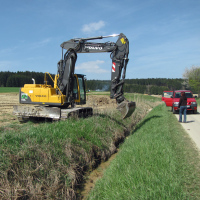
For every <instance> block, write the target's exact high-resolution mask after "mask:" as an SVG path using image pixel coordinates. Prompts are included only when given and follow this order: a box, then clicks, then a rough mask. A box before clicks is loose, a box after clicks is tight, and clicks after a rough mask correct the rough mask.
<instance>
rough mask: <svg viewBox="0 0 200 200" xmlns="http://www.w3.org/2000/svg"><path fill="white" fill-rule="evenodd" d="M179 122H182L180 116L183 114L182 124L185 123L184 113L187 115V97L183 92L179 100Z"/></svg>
mask: <svg viewBox="0 0 200 200" xmlns="http://www.w3.org/2000/svg"><path fill="white" fill-rule="evenodd" d="M178 107H179V122H182V114H184V120H183V122H184V123H186V113H187V97H186V96H185V92H181V98H180V100H179V105H178Z"/></svg>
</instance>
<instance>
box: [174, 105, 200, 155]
mask: <svg viewBox="0 0 200 200" xmlns="http://www.w3.org/2000/svg"><path fill="white" fill-rule="evenodd" d="M197 110H198V113H197V114H190V113H188V114H187V123H181V125H182V126H183V128H184V129H185V130H186V132H187V133H188V135H189V136H190V137H191V138H192V140H193V141H194V143H195V145H196V147H197V149H198V150H199V151H200V107H198V109H197ZM175 115H176V118H177V120H178V118H179V114H175ZM183 118H184V116H182V119H183Z"/></svg>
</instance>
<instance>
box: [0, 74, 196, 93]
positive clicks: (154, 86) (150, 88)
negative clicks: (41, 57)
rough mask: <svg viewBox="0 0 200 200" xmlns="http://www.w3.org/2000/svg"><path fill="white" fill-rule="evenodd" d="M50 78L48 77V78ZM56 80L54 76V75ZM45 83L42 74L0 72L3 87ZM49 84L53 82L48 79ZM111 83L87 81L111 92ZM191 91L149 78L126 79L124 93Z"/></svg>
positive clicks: (185, 85)
mask: <svg viewBox="0 0 200 200" xmlns="http://www.w3.org/2000/svg"><path fill="white" fill-rule="evenodd" d="M47 77H48V76H47ZM52 77H53V78H54V75H52ZM32 78H34V79H35V82H36V83H37V84H43V83H44V73H42V72H30V71H25V72H21V71H18V72H9V71H7V72H0V86H1V87H23V85H24V84H31V83H33V81H32ZM48 84H50V85H52V86H53V82H52V81H51V79H50V78H48ZM110 88H111V81H109V80H87V90H97V91H110ZM175 89H176V90H179V89H190V88H189V85H188V83H187V81H185V79H167V78H148V79H126V80H125V84H124V91H125V92H129V93H133V92H135V93H142V94H162V92H163V91H164V90H175ZM193 92H195V91H193Z"/></svg>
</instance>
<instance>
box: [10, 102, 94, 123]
mask: <svg viewBox="0 0 200 200" xmlns="http://www.w3.org/2000/svg"><path fill="white" fill-rule="evenodd" d="M13 114H14V115H16V116H17V117H18V120H19V121H21V122H22V121H26V120H28V119H29V118H43V119H52V120H54V121H59V120H65V119H68V118H69V117H75V118H80V117H89V116H92V115H93V109H92V108H91V107H75V108H59V107H50V106H38V105H37V106H34V105H30V106H23V105H14V106H13Z"/></svg>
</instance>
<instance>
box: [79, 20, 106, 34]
mask: <svg viewBox="0 0 200 200" xmlns="http://www.w3.org/2000/svg"><path fill="white" fill-rule="evenodd" d="M104 26H105V22H104V21H102V20H100V21H99V22H94V23H90V24H84V25H83V28H82V31H83V32H84V33H92V32H95V31H98V30H99V29H101V28H102V27H104Z"/></svg>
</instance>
